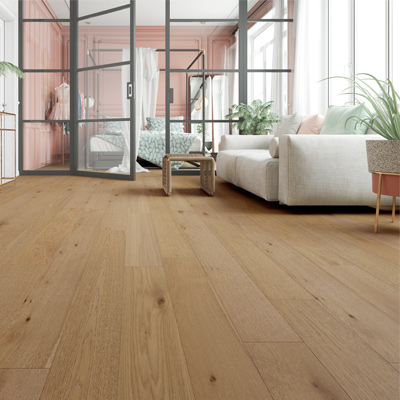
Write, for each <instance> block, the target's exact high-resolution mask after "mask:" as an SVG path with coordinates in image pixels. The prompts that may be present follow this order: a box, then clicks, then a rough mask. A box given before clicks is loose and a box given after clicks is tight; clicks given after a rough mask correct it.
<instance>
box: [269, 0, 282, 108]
mask: <svg viewBox="0 0 400 400" xmlns="http://www.w3.org/2000/svg"><path fill="white" fill-rule="evenodd" d="M274 11H275V13H274V16H272V17H271V18H284V2H283V1H275V3H274ZM283 28H284V24H283V23H279V22H277V23H275V24H274V42H273V50H272V68H273V69H282V68H287V66H283V50H284V49H283V39H284V34H283ZM284 82H287V74H286V73H275V74H274V75H273V78H272V83H271V100H273V101H274V104H273V107H272V109H273V111H274V112H276V113H277V114H278V115H287V101H285V100H286V99H285V98H284V96H283V90H284V88H285V86H286V85H285V84H284ZM267 100H268V99H267Z"/></svg>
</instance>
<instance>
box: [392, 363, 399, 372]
mask: <svg viewBox="0 0 400 400" xmlns="http://www.w3.org/2000/svg"><path fill="white" fill-rule="evenodd" d="M390 364H391V366H392V367H394V368H395V369H397V371H399V372H400V363H390Z"/></svg>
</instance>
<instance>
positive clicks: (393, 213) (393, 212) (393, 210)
mask: <svg viewBox="0 0 400 400" xmlns="http://www.w3.org/2000/svg"><path fill="white" fill-rule="evenodd" d="M395 215H396V196H393V207H392V222H394V217H395Z"/></svg>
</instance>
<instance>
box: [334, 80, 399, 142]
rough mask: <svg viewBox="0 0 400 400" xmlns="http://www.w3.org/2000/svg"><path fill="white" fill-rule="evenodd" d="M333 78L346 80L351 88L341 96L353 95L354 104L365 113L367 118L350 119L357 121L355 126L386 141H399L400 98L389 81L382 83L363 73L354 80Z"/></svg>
mask: <svg viewBox="0 0 400 400" xmlns="http://www.w3.org/2000/svg"><path fill="white" fill-rule="evenodd" d="M333 78H342V79H346V80H347V81H348V82H349V83H350V84H351V86H349V87H348V88H346V89H345V90H344V91H343V94H352V95H355V96H356V102H357V103H358V104H360V105H361V106H362V107H363V108H364V110H365V111H366V112H367V114H368V118H364V119H362V118H360V117H351V118H355V119H356V120H357V124H363V125H365V126H367V127H368V128H370V129H372V130H373V131H375V132H376V133H377V134H379V135H381V136H383V137H384V138H386V139H388V140H400V114H399V108H400V96H399V94H398V93H397V92H396V90H395V89H394V86H393V84H392V82H391V81H390V80H389V79H388V80H386V81H382V80H380V79H377V78H376V77H375V76H373V75H371V74H365V73H364V74H357V75H356V76H355V77H354V79H352V78H348V77H345V76H335V77H333ZM328 79H331V78H328ZM375 85H376V89H374V87H373V86H375ZM378 88H379V89H378ZM378 90H379V92H378Z"/></svg>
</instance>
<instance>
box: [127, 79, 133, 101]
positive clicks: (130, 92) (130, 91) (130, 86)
mask: <svg viewBox="0 0 400 400" xmlns="http://www.w3.org/2000/svg"><path fill="white" fill-rule="evenodd" d="M126 89H127V90H126V93H127V95H126V97H127V99H128V100H130V99H132V98H133V84H132V83H131V82H128V83H127V86H126Z"/></svg>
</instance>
